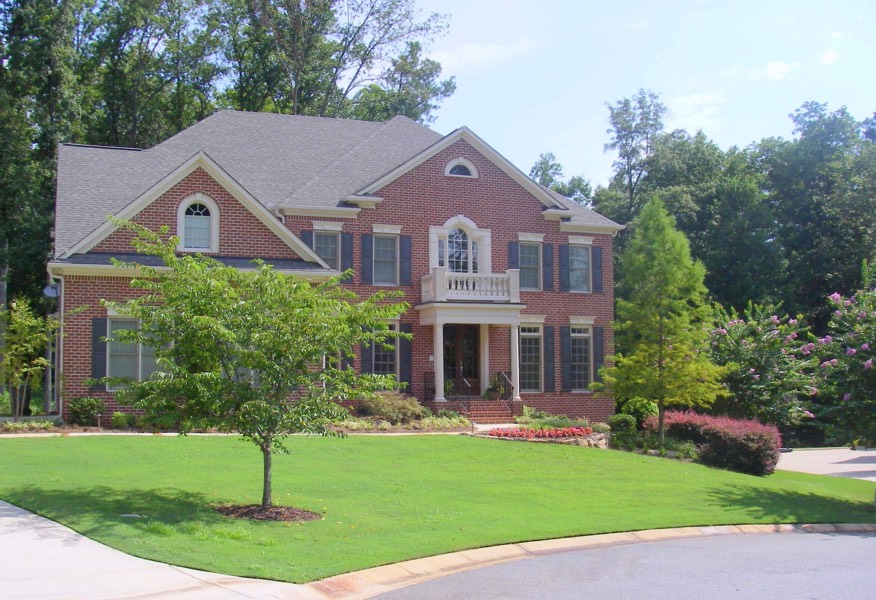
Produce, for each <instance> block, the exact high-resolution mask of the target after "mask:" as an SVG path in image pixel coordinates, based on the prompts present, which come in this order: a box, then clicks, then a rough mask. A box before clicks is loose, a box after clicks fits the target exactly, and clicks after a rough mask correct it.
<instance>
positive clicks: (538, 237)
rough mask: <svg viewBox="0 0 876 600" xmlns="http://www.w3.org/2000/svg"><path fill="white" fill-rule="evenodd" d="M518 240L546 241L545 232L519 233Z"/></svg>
mask: <svg viewBox="0 0 876 600" xmlns="http://www.w3.org/2000/svg"><path fill="white" fill-rule="evenodd" d="M517 241H518V242H539V243H544V234H543V233H520V232H518V233H517Z"/></svg>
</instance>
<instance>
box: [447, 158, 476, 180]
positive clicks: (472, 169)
mask: <svg viewBox="0 0 876 600" xmlns="http://www.w3.org/2000/svg"><path fill="white" fill-rule="evenodd" d="M444 174H445V175H447V176H448V177H470V178H475V177H477V176H478V168H477V167H476V166H474V163H473V162H471V161H470V160H468V159H465V158H462V157H459V158H454V159H453V160H451V161H450V162H449V163H447V165H445V167H444Z"/></svg>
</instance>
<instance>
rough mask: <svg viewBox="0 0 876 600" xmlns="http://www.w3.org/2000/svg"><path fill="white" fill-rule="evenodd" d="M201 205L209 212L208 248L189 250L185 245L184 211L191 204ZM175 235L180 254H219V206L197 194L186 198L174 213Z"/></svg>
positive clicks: (207, 197)
mask: <svg viewBox="0 0 876 600" xmlns="http://www.w3.org/2000/svg"><path fill="white" fill-rule="evenodd" d="M198 203H200V204H203V205H204V206H206V207H207V208H208V209H209V210H210V247H209V248H189V247H187V246H186V245H185V242H186V239H185V238H186V219H185V216H186V210H187V209H188V207H189V206H191V205H192V204H198ZM176 235H177V237H178V238H179V245H178V246H177V247H176V249H177V250H178V251H180V252H212V253H216V252H219V205H218V204H216V202H214V201H213V199H212V198H210V197H209V196H207V195H206V194H203V193H201V192H198V193H196V194H192V195H191V196H187V197H186V198H185V199H184V200H183V201H182V202H180V203H179V207H177V211H176Z"/></svg>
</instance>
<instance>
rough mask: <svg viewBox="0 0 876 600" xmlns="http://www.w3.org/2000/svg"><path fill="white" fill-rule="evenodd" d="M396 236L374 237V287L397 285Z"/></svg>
mask: <svg viewBox="0 0 876 600" xmlns="http://www.w3.org/2000/svg"><path fill="white" fill-rule="evenodd" d="M398 262H399V261H398V236H394V235H375V236H374V272H373V278H374V279H373V283H374V284H375V285H398Z"/></svg>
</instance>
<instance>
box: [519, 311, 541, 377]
mask: <svg viewBox="0 0 876 600" xmlns="http://www.w3.org/2000/svg"><path fill="white" fill-rule="evenodd" d="M521 317H525V318H526V319H528V321H521V322H520V327H519V329H518V330H517V331H518V334H517V335H518V336H519V338H520V339H518V340H517V343H518V347H519V345H520V342H521V340H522V339H523V337H535V334H524V333H523V328H524V327H534V328H537V329H538V389H535V390H525V389H523V384H522V383H521V384H520V393H521V394H543V393H544V319H542V322H541V323H536V322H534V321H535V318H534V316H533V315H521ZM520 358H521V359H522V358H523V352H522V348H521V350H520ZM520 366H521V365H517V368H518V370H519V369H520Z"/></svg>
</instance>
